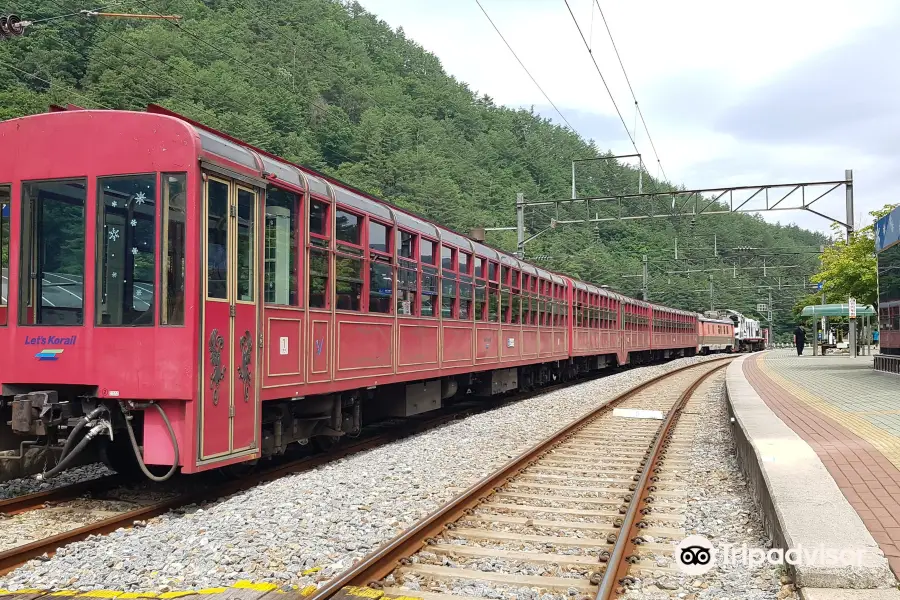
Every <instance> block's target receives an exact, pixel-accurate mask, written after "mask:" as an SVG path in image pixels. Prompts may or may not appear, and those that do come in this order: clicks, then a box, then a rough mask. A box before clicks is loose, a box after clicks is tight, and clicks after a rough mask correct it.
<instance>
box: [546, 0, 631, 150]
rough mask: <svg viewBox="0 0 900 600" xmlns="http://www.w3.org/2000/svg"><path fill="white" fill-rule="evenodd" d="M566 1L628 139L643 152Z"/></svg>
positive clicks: (566, 1)
mask: <svg viewBox="0 0 900 600" xmlns="http://www.w3.org/2000/svg"><path fill="white" fill-rule="evenodd" d="M563 2H565V3H566V8H567V9H569V15H570V16H571V17H572V22H573V23H574V24H575V28H576V29H577V30H578V35H579V36H581V41H582V42H584V47H585V48H586V49H587V51H588V55H590V57H591V62H593V63H594V68H595V69H596V70H597V74H598V75H599V76H600V81H602V82H603V87H605V88H606V93H607V94H608V95H609V99H610V101H611V102H612V105H613V108H614V109H616V114H617V115H619V120H620V121H621V122H622V127H624V128H625V135H627V136H628V140H629V141H630V142H631V145H632V147H634V151H635V152H637V153H638V154H640V153H641V151H640V150H638V147H637V143H636V142H635V141H634V136H632V135H631V130H630V129H628V124H627V123H626V122H625V117H623V116H622V111H621V110H619V105H618V104H616V99H615V97H614V96H613V93H612V90H610V89H609V84H608V83H606V77H604V76H603V71H601V70H600V65H598V64H597V59H596V58H594V52H593V51H592V50H591V45H590V44H589V43H588V41H587V38H585V37H584V32H583V31H582V30H581V25H579V24H578V19H576V18H575V13H574V12H572V7H571V6H570V5H569V0H563Z"/></svg>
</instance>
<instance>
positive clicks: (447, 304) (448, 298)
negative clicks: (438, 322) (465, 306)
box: [441, 271, 457, 319]
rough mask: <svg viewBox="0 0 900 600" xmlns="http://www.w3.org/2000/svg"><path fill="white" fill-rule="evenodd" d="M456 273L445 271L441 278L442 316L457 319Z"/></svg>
mask: <svg viewBox="0 0 900 600" xmlns="http://www.w3.org/2000/svg"><path fill="white" fill-rule="evenodd" d="M456 285H457V284H456V274H455V273H449V272H447V271H445V272H444V276H443V277H442V278H441V318H442V319H455V318H456V317H457V311H456Z"/></svg>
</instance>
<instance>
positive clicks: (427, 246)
mask: <svg viewBox="0 0 900 600" xmlns="http://www.w3.org/2000/svg"><path fill="white" fill-rule="evenodd" d="M419 260H420V261H421V262H422V264H425V265H433V264H434V242H432V241H431V240H427V239H425V238H419Z"/></svg>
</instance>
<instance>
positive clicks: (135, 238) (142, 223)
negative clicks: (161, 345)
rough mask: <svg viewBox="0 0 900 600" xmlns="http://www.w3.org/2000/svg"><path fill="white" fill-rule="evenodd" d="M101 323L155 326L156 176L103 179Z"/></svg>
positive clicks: (100, 203) (99, 208) (100, 190)
mask: <svg viewBox="0 0 900 600" xmlns="http://www.w3.org/2000/svg"><path fill="white" fill-rule="evenodd" d="M97 195H98V198H97V212H98V222H99V227H98V230H97V234H98V238H99V239H98V240H97V300H96V302H97V314H96V320H97V321H96V322H97V325H125V326H139V325H144V326H150V325H153V313H154V311H153V296H154V294H153V292H154V288H153V282H154V277H155V275H156V264H155V262H156V175H155V174H153V175H127V176H124V177H104V178H101V179H98V180H97Z"/></svg>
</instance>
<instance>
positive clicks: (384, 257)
mask: <svg viewBox="0 0 900 600" xmlns="http://www.w3.org/2000/svg"><path fill="white" fill-rule="evenodd" d="M368 231H369V239H368V242H367V243H368V245H369V258H368V261H367V262H368V269H369V290H368V293H369V305H368V311H369V312H370V313H381V314H390V313H391V311H392V310H393V304H394V300H393V298H394V267H393V258H394V257H393V256H392V255H391V254H390V252H391V245H390V240H391V228H390V226H388V225H384V224H383V223H378V222H377V221H373V220H371V218H370V219H369V227H368Z"/></svg>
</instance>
